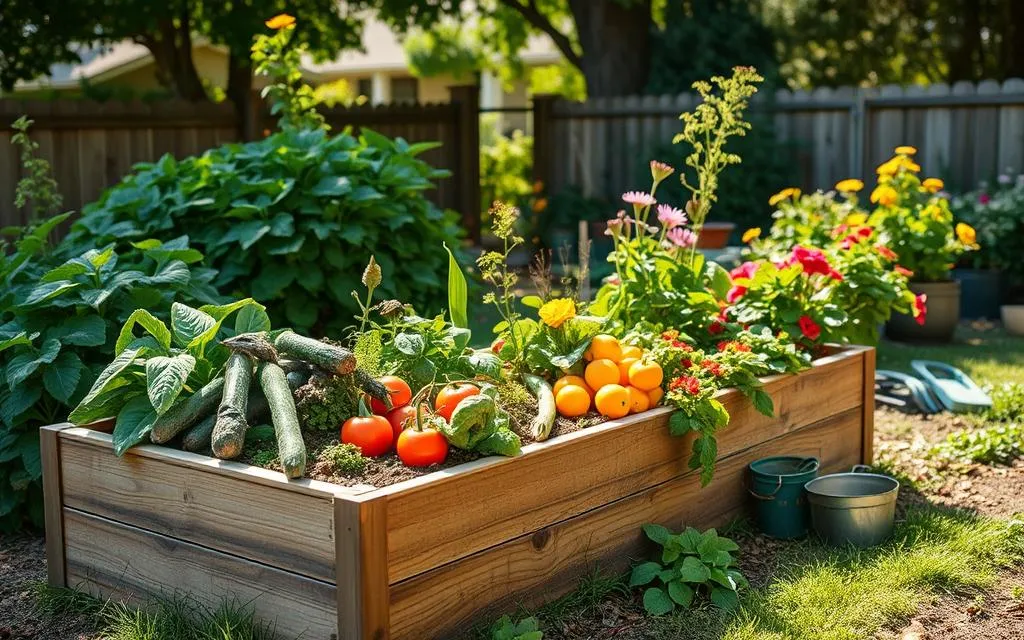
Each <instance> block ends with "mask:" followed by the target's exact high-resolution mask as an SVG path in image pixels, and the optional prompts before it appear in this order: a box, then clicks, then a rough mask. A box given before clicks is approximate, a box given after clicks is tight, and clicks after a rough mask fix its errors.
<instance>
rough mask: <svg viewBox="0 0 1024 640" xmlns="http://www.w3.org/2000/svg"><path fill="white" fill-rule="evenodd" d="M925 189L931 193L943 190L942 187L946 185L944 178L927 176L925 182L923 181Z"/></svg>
mask: <svg viewBox="0 0 1024 640" xmlns="http://www.w3.org/2000/svg"><path fill="white" fill-rule="evenodd" d="M921 186H922V187H924V190H925V191H928V192H930V193H938V192H939V191H942V188H943V187H944V186H946V183H944V182H943V181H942V178H925V179H924V182H922V183H921Z"/></svg>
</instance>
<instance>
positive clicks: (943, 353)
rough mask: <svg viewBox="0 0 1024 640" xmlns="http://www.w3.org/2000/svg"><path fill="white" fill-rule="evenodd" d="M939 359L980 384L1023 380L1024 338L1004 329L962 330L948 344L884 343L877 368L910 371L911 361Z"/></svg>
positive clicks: (880, 346) (880, 347)
mask: <svg viewBox="0 0 1024 640" xmlns="http://www.w3.org/2000/svg"><path fill="white" fill-rule="evenodd" d="M915 359H923V360H938V361H940V362H947V363H949V364H951V365H953V366H954V367H957V368H960V369H963V370H964V372H966V373H967V375H969V376H971V377H972V378H974V380H975V381H976V382H978V383H979V384H983V383H986V382H987V383H991V384H999V383H1002V382H1024V338H1019V337H1013V336H1010V335H1007V334H1006V333H1005V332H1004V331H1002V330H990V331H975V330H972V329H964V328H962V329H960V331H959V332H958V333H957V337H956V341H955V342H953V343H952V344H947V345H915V344H903V343H898V342H883V343H882V344H881V345H879V347H878V368H879V369H894V370H896V371H904V372H907V373H911V370H910V361H911V360H915Z"/></svg>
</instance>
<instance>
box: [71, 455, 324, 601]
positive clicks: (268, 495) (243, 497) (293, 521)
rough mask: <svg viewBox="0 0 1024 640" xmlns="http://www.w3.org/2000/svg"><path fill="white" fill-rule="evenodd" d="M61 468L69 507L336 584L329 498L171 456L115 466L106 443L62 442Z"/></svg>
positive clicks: (133, 458)
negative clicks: (175, 458)
mask: <svg viewBox="0 0 1024 640" xmlns="http://www.w3.org/2000/svg"><path fill="white" fill-rule="evenodd" d="M61 462H62V464H61V470H62V473H63V476H64V478H66V479H67V482H66V483H65V487H64V504H65V505H66V506H68V507H73V508H75V509H78V510H81V511H84V512H87V513H91V514H95V515H100V516H103V517H105V518H109V519H111V520H115V521H118V522H123V523H126V524H131V525H135V526H138V527H142V528H145V529H148V530H150V531H155V532H157V533H160V534H163V535H167V536H170V537H173V538H178V539H181V540H185V541H187V542H193V543H196V544H200V545H202V546H204V547H210V548H212V549H216V550H218V551H224V552H226V553H230V554H232V555H237V556H241V557H243V558H247V559H249V560H254V561H257V562H263V563H266V564H269V565H271V566H275V567H278V568H281V569H284V570H286V571H289V572H293V573H299V574H302V575H306V576H310V577H312V578H317V579H319V580H323V581H325V582H333V581H334V546H335V541H334V533H335V532H334V506H333V504H332V496H331V494H328V493H322V494H321V495H313V494H309V493H300V492H297V491H293V490H292V488H291V485H289V484H285V483H279V484H276V485H274V484H257V483H253V482H251V481H250V480H249V476H248V475H247V474H245V473H234V474H223V473H212V472H210V471H209V469H207V468H203V467H196V466H189V465H182V464H179V463H178V462H177V461H176V460H174V459H172V458H170V457H168V456H163V457H148V456H139V455H132V454H128V455H126V456H124V457H123V458H118V457H116V456H115V455H114V454H113V452H112V451H110V450H109V448H108V447H106V446H105V443H102V442H95V441H88V440H82V439H77V438H65V439H63V440H62V447H61ZM270 515H272V516H273V517H268V516H270Z"/></svg>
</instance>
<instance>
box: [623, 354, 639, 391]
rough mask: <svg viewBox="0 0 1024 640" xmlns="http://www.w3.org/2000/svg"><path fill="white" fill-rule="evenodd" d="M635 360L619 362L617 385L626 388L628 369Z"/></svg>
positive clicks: (625, 359)
mask: <svg viewBox="0 0 1024 640" xmlns="http://www.w3.org/2000/svg"><path fill="white" fill-rule="evenodd" d="M636 361H637V358H623V359H622V360H619V384H621V385H622V386H624V387H625V386H627V385H628V384H629V367H630V366H632V364H633V363H634V362H636Z"/></svg>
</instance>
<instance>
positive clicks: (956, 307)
mask: <svg viewBox="0 0 1024 640" xmlns="http://www.w3.org/2000/svg"><path fill="white" fill-rule="evenodd" d="M910 290H911V291H913V292H914V293H915V294H918V295H920V294H922V293H923V294H925V295H926V296H928V301H927V306H928V314H927V316H926V320H925V323H924V324H923V325H919V324H918V323H917V320H915V319H914V317H913V316H912V315H910V314H903V313H894V314H892V317H891V318H890V319H889V322H887V323H886V325H885V336H886V337H887V338H889V339H890V340H900V341H903V342H949V341H950V340H952V339H953V334H954V333H955V332H956V325H957V324H959V323H960V283H959V282H957V281H956V280H950V281H948V282H911V283H910Z"/></svg>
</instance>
